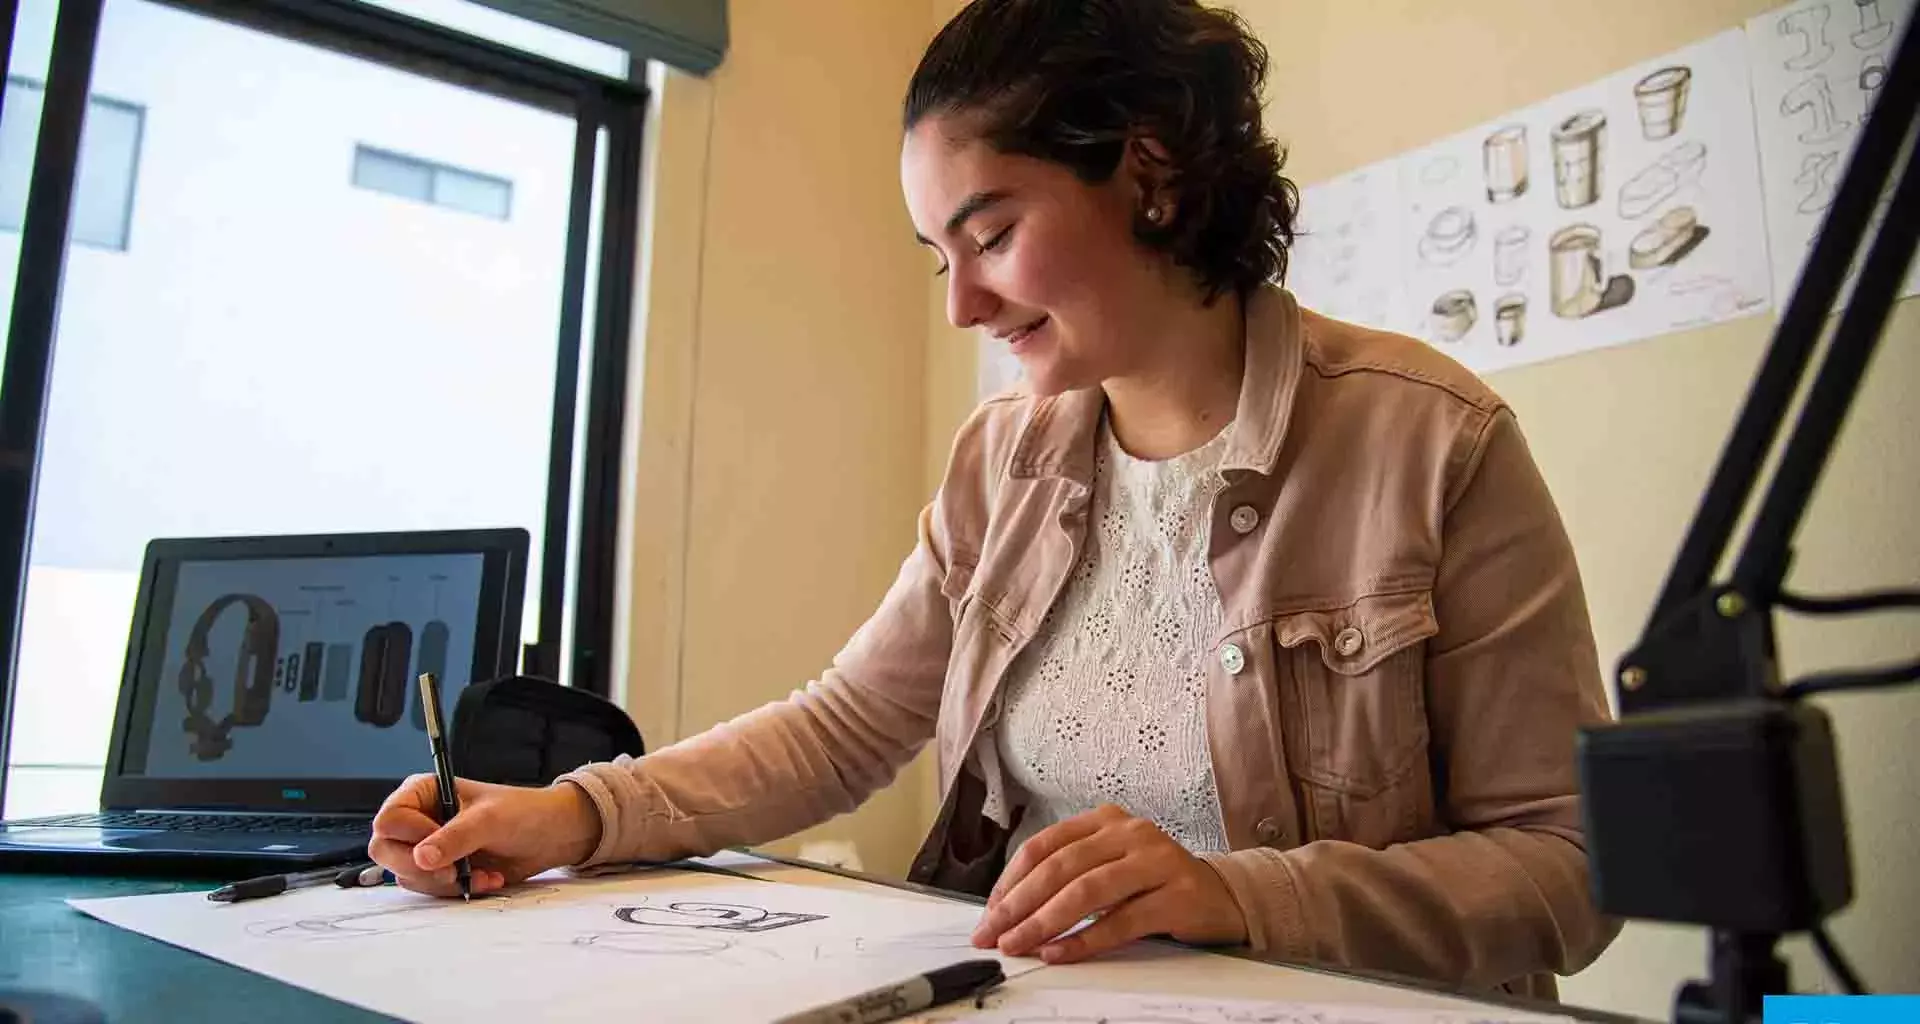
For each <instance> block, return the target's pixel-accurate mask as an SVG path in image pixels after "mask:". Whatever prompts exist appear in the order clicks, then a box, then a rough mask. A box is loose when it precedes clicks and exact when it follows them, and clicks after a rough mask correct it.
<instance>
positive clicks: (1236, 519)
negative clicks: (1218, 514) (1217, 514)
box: [1227, 505, 1260, 537]
mask: <svg viewBox="0 0 1920 1024" xmlns="http://www.w3.org/2000/svg"><path fill="white" fill-rule="evenodd" d="M1227 525H1229V526H1231V527H1233V532H1235V533H1237V534H1239V535H1240V536H1242V537H1244V536H1246V535H1247V534H1249V533H1252V532H1253V528H1254V527H1256V526H1259V525H1260V510H1259V509H1257V508H1254V507H1253V506H1252V505H1242V506H1240V507H1239V508H1236V509H1234V510H1233V514H1231V515H1229V516H1227Z"/></svg>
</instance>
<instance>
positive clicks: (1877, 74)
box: [1855, 53, 1887, 124]
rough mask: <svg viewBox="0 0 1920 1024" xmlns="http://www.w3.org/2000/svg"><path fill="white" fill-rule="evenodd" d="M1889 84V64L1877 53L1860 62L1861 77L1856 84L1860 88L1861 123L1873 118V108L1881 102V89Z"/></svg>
mask: <svg viewBox="0 0 1920 1024" xmlns="http://www.w3.org/2000/svg"><path fill="white" fill-rule="evenodd" d="M1886 82H1887V62H1886V60H1885V59H1884V58H1883V57H1881V56H1880V55H1879V54H1877V53H1869V54H1867V56H1866V59H1865V60H1862V61H1861V62H1860V76H1859V77H1858V78H1857V79H1855V83H1856V84H1858V85H1859V86H1860V92H1861V94H1862V95H1861V97H1860V111H1861V113H1860V123H1861V124H1866V123H1867V119H1868V118H1870V117H1872V116H1873V106H1874V104H1876V103H1879V102H1880V87H1881V86H1882V85H1885V84H1886Z"/></svg>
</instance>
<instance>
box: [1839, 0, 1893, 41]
mask: <svg viewBox="0 0 1920 1024" xmlns="http://www.w3.org/2000/svg"><path fill="white" fill-rule="evenodd" d="M1853 9H1854V12H1855V13H1857V14H1859V15H1860V27H1859V28H1857V29H1855V30H1854V32H1853V35H1852V36H1850V37H1849V39H1851V40H1852V42H1853V46H1854V49H1857V50H1871V49H1873V48H1874V47H1876V46H1879V45H1881V44H1882V43H1885V42H1886V41H1887V37H1889V36H1891V35H1893V23H1892V22H1890V21H1888V20H1887V16H1886V15H1885V14H1883V13H1881V11H1880V0H1853Z"/></svg>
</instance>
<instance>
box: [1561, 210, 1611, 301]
mask: <svg viewBox="0 0 1920 1024" xmlns="http://www.w3.org/2000/svg"><path fill="white" fill-rule="evenodd" d="M1547 258H1548V259H1549V261H1550V262H1551V276H1552V292H1553V312H1554V314H1555V315H1556V316H1563V317H1569V318H1574V317H1583V316H1586V315H1587V314H1589V313H1592V312H1593V311H1594V310H1596V309H1599V308H1600V296H1601V295H1602V294H1603V291H1604V289H1605V287H1606V275H1605V273H1604V271H1603V270H1602V268H1601V266H1600V229H1599V228H1597V227H1594V226H1593V225H1591V224H1569V225H1567V226H1566V227H1564V228H1561V229H1560V230H1559V231H1556V232H1554V234H1553V238H1552V239H1551V240H1549V241H1548V242H1547Z"/></svg>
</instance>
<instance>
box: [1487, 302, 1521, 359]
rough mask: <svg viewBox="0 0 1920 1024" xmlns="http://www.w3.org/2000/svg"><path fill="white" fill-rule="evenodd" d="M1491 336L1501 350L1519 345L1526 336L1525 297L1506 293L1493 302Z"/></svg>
mask: <svg viewBox="0 0 1920 1024" xmlns="http://www.w3.org/2000/svg"><path fill="white" fill-rule="evenodd" d="M1493 336H1494V340H1496V341H1498V342H1499V343H1500V345H1501V347H1503V348H1512V347H1513V346H1515V345H1518V344H1520V341H1521V339H1523V338H1525V337H1526V336H1527V297H1526V296H1525V295H1521V294H1520V293H1518V292H1508V293H1507V294H1505V295H1502V296H1500V297H1499V298H1498V299H1495V300H1494V303H1493Z"/></svg>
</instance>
